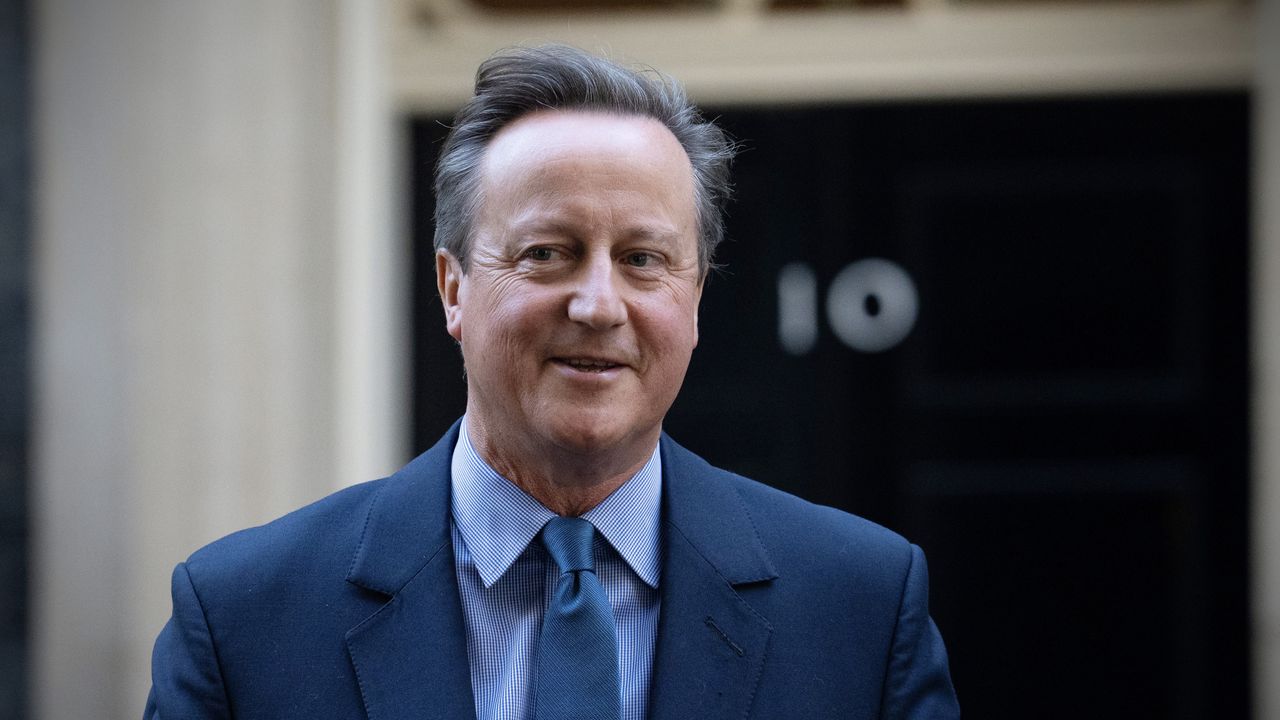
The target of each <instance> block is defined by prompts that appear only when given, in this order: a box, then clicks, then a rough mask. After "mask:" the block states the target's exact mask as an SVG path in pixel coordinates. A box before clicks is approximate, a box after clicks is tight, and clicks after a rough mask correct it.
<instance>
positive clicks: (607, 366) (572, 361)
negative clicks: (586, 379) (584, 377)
mask: <svg viewBox="0 0 1280 720" xmlns="http://www.w3.org/2000/svg"><path fill="white" fill-rule="evenodd" d="M554 362H556V363H558V364H560V365H565V366H568V367H571V368H573V369H574V370H577V371H578V372H587V373H602V372H605V371H608V370H613V369H616V368H620V367H623V364H622V363H618V362H614V361H613V360H606V359H602V358H589V357H585V358H579V357H558V358H555V359H554Z"/></svg>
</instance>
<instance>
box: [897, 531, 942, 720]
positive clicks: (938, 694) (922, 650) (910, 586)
mask: <svg viewBox="0 0 1280 720" xmlns="http://www.w3.org/2000/svg"><path fill="white" fill-rule="evenodd" d="M881 707H882V708H883V715H882V717H883V718H885V720H908V719H910V720H916V719H917V718H920V719H923V718H930V719H932V718H959V717H960V706H959V703H958V702H957V701H956V693H955V689H954V688H952V686H951V672H950V670H949V669H948V666H947V648H946V646H945V645H943V643H942V635H941V633H939V632H938V627H937V626H936V625H934V623H933V618H931V617H929V570H928V566H927V564H926V563H925V559H924V552H923V551H921V550H920V548H918V547H916V546H915V545H912V546H911V564H910V566H909V567H908V568H907V580H906V583H905V585H904V588H903V592H902V600H901V604H900V605H899V606H898V623H897V627H895V628H894V632H893V645H892V648H891V650H890V655H889V669H888V673H887V675H886V677H885V687H884V702H883V704H882V705H881Z"/></svg>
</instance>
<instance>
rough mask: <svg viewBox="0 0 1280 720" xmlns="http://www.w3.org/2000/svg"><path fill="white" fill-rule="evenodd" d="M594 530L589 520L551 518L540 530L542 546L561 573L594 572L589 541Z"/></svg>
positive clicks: (594, 567)
mask: <svg viewBox="0 0 1280 720" xmlns="http://www.w3.org/2000/svg"><path fill="white" fill-rule="evenodd" d="M595 533H596V528H595V526H594V525H592V524H591V521H589V520H583V519H582V518H576V517H557V518H553V519H552V520H551V521H550V522H548V523H547V524H546V525H545V526H544V527H543V528H542V545H543V547H545V548H546V549H547V552H549V553H551V559H553V560H555V561H556V566H558V567H559V568H560V572H561V573H567V572H576V571H579V570H588V571H591V572H595V569H596V564H595V558H594V557H593V556H592V552H591V541H592V539H594V537H595Z"/></svg>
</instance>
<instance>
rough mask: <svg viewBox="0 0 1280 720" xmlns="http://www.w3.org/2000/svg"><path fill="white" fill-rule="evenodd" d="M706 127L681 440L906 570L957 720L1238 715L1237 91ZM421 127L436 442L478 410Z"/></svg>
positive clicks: (1241, 607) (421, 361) (862, 109)
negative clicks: (910, 555)
mask: <svg viewBox="0 0 1280 720" xmlns="http://www.w3.org/2000/svg"><path fill="white" fill-rule="evenodd" d="M709 114H710V115H712V116H715V117H719V118H720V121H721V123H722V124H723V125H724V126H725V127H727V128H728V129H729V130H730V132H731V133H732V134H733V135H734V136H735V137H736V138H738V139H739V140H741V141H742V142H743V143H744V146H745V151H744V152H743V154H742V155H741V157H740V160H739V162H738V164H737V166H736V170H735V177H736V181H737V187H738V191H737V201H736V202H735V203H734V205H733V206H732V208H731V214H730V221H729V237H730V238H731V239H730V241H729V242H727V243H726V244H725V246H724V247H723V249H722V252H721V254H720V257H719V260H720V261H721V262H722V263H723V264H724V265H725V267H726V269H725V271H724V272H722V273H718V274H716V275H715V276H714V277H712V279H711V281H710V285H709V286H708V288H707V291H706V293H705V295H704V298H703V307H702V318H701V343H700V345H699V348H698V350H697V351H696V352H695V354H694V361H693V365H692V367H691V368H690V372H689V376H688V379H687V380H686V383H685V387H684V390H683V391H682V393H681V396H680V398H679V400H677V402H676V405H675V407H674V408H673V409H672V412H671V414H670V415H669V417H668V420H667V423H666V427H667V430H668V431H669V432H670V433H671V434H672V435H673V436H675V437H676V438H678V439H679V440H680V441H681V442H682V443H683V444H685V445H686V446H688V447H690V448H691V449H693V450H695V451H697V452H699V453H701V454H702V455H703V456H705V457H706V458H707V459H708V460H710V461H712V462H713V463H716V464H718V465H721V466H723V467H727V468H730V469H733V470H735V471H738V472H740V473H743V474H745V475H749V476H752V477H755V478H757V479H759V480H762V481H764V482H767V483H770V484H773V485H775V486H778V487H780V488H783V489H786V490H789V491H791V492H794V493H796V494H799V495H801V496H803V497H806V498H809V499H811V500H814V501H815V502H821V503H825V504H830V505H835V506H838V507H842V508H845V509H847V510H850V511H852V512H856V513H858V514H861V515H864V516H866V517H869V518H871V519H873V520H875V521H877V522H880V523H882V524H884V525H887V526H889V527H890V528H893V529H895V530H898V531H900V532H902V533H903V534H905V535H907V536H908V537H909V538H911V539H912V540H913V541H914V542H916V543H918V544H920V545H921V546H922V547H923V548H924V550H925V552H926V553H927V554H928V557H929V561H930V569H931V578H932V593H931V597H932V609H933V615H934V617H935V619H936V620H937V622H938V625H939V626H940V627H941V629H942V631H943V634H944V636H945V638H946V639H947V643H948V648H949V650H950V653H951V665H952V672H953V676H954V679H955V682H956V686H957V689H958V692H959V694H960V700H961V704H962V706H963V707H964V709H965V713H966V715H967V716H969V717H978V718H1023V717H1045V718H1059V717H1060V718H1079V717H1092V718H1132V717H1152V718H1157V717H1159V718H1210V717H1214V718H1217V717H1246V716H1247V714H1248V710H1249V679H1248V678H1249V673H1248V669H1249V668H1248V643H1247V640H1248V613H1247V595H1246V590H1247V577H1246V570H1247V566H1246V557H1247V550H1248V548H1247V537H1248V528H1247V479H1248V456H1249V453H1248V445H1247V424H1246V422H1247V398H1248V375H1247V369H1248V367H1247V360H1248V357H1247V350H1248V342H1247V328H1248V273H1247V267H1246V258H1247V250H1248V203H1247V191H1248V185H1247V177H1248V147H1247V138H1248V130H1249V128H1248V117H1249V108H1248V100H1247V97H1246V96H1244V95H1243V94H1238V93H1215V94H1195V95H1178V96H1155V95H1151V96H1134V97H1106V98H1074V99H1040V100H1019V101H1008V100H1001V101H997V100H985V101H970V102H949V103H925V102H920V103H884V104H860V105H846V106H839V107H832V106H823V107H788V108H721V109H716V110H713V111H712V112H710V113H709ZM412 128H413V138H414V153H415V157H416V159H417V162H416V163H415V168H416V169H417V170H416V172H417V174H416V176H415V188H414V192H415V198H417V199H418V202H416V203H415V206H414V212H415V221H414V228H415V246H416V248H417V249H416V253H417V257H416V262H417V270H416V278H417V282H416V287H417V292H416V295H415V298H414V307H415V317H416V318H418V320H417V323H416V324H417V328H416V329H417V331H418V334H417V344H416V354H415V359H414V362H415V368H416V373H415V377H416V380H417V386H416V390H415V394H414V398H415V421H414V422H415V424H414V432H415V437H414V444H415V446H417V447H420V448H424V447H426V446H427V445H429V444H430V443H431V442H432V441H434V439H435V438H436V437H437V436H438V434H439V433H440V432H441V431H442V430H443V429H444V427H446V426H447V425H448V423H450V422H452V420H453V419H454V418H456V417H457V415H458V414H459V413H460V412H461V409H462V403H463V397H464V389H463V386H462V380H461V369H460V364H459V361H458V356H457V351H456V349H455V348H454V347H453V344H452V341H450V340H449V338H448V337H447V336H446V335H445V334H444V332H443V331H442V320H441V316H440V310H439V305H438V302H436V301H435V300H434V299H433V297H434V274H433V269H432V265H431V262H430V259H431V250H430V244H431V228H432V225H431V212H432V205H431V198H430V182H429V178H430V168H431V165H432V163H433V162H434V157H435V154H436V152H437V150H438V144H437V143H438V140H439V138H440V137H442V136H443V128H442V127H441V126H440V125H439V124H438V123H435V122H432V121H430V120H426V119H418V120H415V121H414V122H413V125H412ZM866 261H872V262H869V263H868V262H866ZM880 261H887V262H886V263H882V264H877V263H880ZM885 268H888V269H887V270H886V269H885ZM895 273H897V274H895ZM903 277H905V278H907V280H906V282H903V281H902V278H903ZM894 323H897V325H896V326H895V325H894ZM894 327H898V329H899V330H901V332H898V333H897V335H898V336H900V337H898V336H895V334H894V332H888V331H887V330H886V328H887V329H888V330H893V329H894ZM867 332H870V333H871V334H870V335H867V334H866V333H867ZM877 332H878V333H879V334H878V335H877V334H876V333H877ZM859 333H863V334H859Z"/></svg>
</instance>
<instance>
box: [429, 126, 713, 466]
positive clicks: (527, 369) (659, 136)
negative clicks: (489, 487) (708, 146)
mask: <svg viewBox="0 0 1280 720" xmlns="http://www.w3.org/2000/svg"><path fill="white" fill-rule="evenodd" d="M481 183H482V201H481V209H480V212H479V216H478V217H477V218H475V220H474V222H473V227H474V233H473V236H472V240H473V241H472V245H471V257H470V266H469V269H468V271H467V273H466V274H463V273H462V272H461V268H460V265H459V264H458V262H457V259H456V258H452V257H451V256H449V255H448V254H447V253H441V254H440V255H439V256H438V257H437V274H438V278H439V283H440V290H441V296H442V298H443V300H444V306H445V316H446V324H447V327H448V330H449V334H450V335H452V336H453V337H454V338H455V339H456V340H458V341H459V342H460V343H461V345H462V355H463V359H464V362H465V363H466V368H467V412H468V422H469V423H470V424H473V425H474V426H476V427H478V428H481V432H482V433H483V434H484V435H485V436H487V438H488V440H489V443H490V445H491V446H496V447H499V448H502V449H503V451H505V452H525V453H528V452H538V451H547V450H551V449H553V448H554V449H558V450H560V451H568V452H571V453H590V452H592V451H598V450H610V449H635V450H642V449H644V448H651V447H652V445H653V443H654V442H656V441H657V437H658V434H659V432H660V429H661V423H662V418H663V416H664V415H665V414H666V412H667V410H668V408H670V406H671V403H672V402H673V401H674V400H675V397H676V393H677V392H678V391H679V389H680V384H681V383H682V382H683V381H684V375H685V370H686V369H687V368H688V365H689V358H690V355H691V353H692V352H693V348H694V346H695V345H696V344H697V342H698V318H697V311H698V301H699V299H700V298H701V295H702V275H701V271H700V268H699V266H698V239H697V223H696V214H695V208H694V201H693V198H694V189H693V171H692V168H691V166H690V164H689V159H688V156H687V155H686V154H685V152H684V149H683V148H681V146H680V144H679V142H678V141H677V140H676V139H675V137H674V136H673V135H672V134H671V133H670V131H668V130H667V129H666V128H665V127H663V126H662V124H661V123H659V122H658V121H656V120H653V119H650V118H640V117H628V116H619V115H609V114H602V113H593V112H581V111H550V110H549V111H541V112H538V113H534V114H531V115H527V116H524V117H522V118H520V119H518V120H516V121H515V122H513V123H511V124H510V125H508V126H507V127H505V128H503V129H502V130H501V131H500V132H499V133H498V134H497V135H496V136H495V137H494V138H493V140H492V141H491V143H490V145H489V147H488V150H487V152H486V155H485V157H484V160H483V163H482V166H481Z"/></svg>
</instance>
